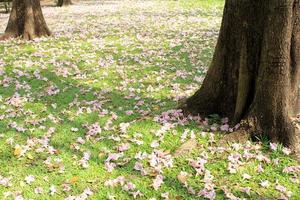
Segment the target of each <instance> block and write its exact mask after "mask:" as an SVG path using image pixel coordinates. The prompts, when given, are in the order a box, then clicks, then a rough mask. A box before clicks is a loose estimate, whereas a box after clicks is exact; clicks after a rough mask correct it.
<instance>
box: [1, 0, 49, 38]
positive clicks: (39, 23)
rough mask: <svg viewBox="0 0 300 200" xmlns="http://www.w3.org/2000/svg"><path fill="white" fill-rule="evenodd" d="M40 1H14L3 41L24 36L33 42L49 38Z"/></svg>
mask: <svg viewBox="0 0 300 200" xmlns="http://www.w3.org/2000/svg"><path fill="white" fill-rule="evenodd" d="M50 34H51V32H50V31H49V29H48V27H47V24H46V22H45V19H44V16H43V13H42V9H41V5H40V0H14V1H13V5H12V9H11V13H10V17H9V21H8V24H7V27H6V30H5V34H4V35H3V36H1V39H8V38H12V37H20V36H22V37H23V38H24V39H27V40H31V39H34V38H37V37H42V36H49V35H50Z"/></svg>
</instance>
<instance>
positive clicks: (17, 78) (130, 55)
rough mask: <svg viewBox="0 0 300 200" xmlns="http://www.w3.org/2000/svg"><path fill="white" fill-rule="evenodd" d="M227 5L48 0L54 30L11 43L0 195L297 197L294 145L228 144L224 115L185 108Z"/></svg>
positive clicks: (2, 85) (0, 97)
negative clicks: (190, 113)
mask: <svg viewBox="0 0 300 200" xmlns="http://www.w3.org/2000/svg"><path fill="white" fill-rule="evenodd" d="M223 4H224V1H222V0H178V1H105V2H103V1H101V2H97V1H95V2H94V3H88V2H87V3H84V4H83V5H80V4H75V5H73V6H70V7H67V8H55V7H44V14H45V18H46V20H47V23H48V25H49V27H50V29H51V30H52V31H53V37H50V38H43V39H39V40H37V41H34V42H26V41H22V40H11V41H6V42H1V43H0V199H5V198H8V199H22V197H23V198H24V199H65V198H67V199H86V198H88V199H118V200H119V199H133V198H138V199H152V200H153V199H172V200H180V199H206V198H210V199H214V198H215V199H235V196H236V197H239V198H244V199H278V198H280V197H281V198H288V199H299V196H300V186H299V182H300V167H299V163H297V162H296V161H295V160H294V159H293V158H292V157H291V156H290V155H288V154H289V151H288V149H285V148H283V147H281V146H280V145H278V146H276V144H271V145H269V143H268V141H263V142H257V143H253V142H248V143H247V144H232V145H231V146H229V147H226V148H225V147H221V146H220V145H218V144H219V140H220V139H221V138H222V135H223V133H221V131H220V130H221V129H222V130H224V129H227V128H226V127H227V125H226V124H227V122H226V119H219V118H218V117H216V116H213V117H211V118H209V119H199V118H197V117H193V118H192V117H184V116H183V115H182V113H181V111H180V110H176V108H177V107H178V105H179V103H178V102H179V101H180V100H181V99H183V98H185V97H188V96H190V95H192V94H193V93H194V92H195V91H196V90H197V89H198V88H199V87H200V85H201V82H202V81H203V78H204V76H205V73H206V71H207V68H208V66H209V63H210V60H211V59H212V55H213V49H214V46H215V44H216V40H217V36H218V29H219V26H220V23H221V17H222V8H223ZM7 17H8V16H7V15H4V14H2V15H1V18H0V28H1V30H4V29H5V26H6V23H7ZM213 130H216V131H213ZM185 146H188V148H187V149H188V150H189V151H187V152H182V149H183V147H185ZM180 150H181V151H180ZM293 166H294V167H293ZM297 166H298V167H297Z"/></svg>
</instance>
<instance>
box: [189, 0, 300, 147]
mask: <svg viewBox="0 0 300 200" xmlns="http://www.w3.org/2000/svg"><path fill="white" fill-rule="evenodd" d="M299 59H300V3H299V0H269V1H265V0H261V1H259V0H257V1H253V0H238V1H237V0H226V3H225V9H224V15H223V21H222V26H221V30H220V35H219V39H218V43H217V46H216V49H215V54H214V57H213V61H212V64H211V66H210V68H209V70H208V73H207V76H206V78H205V80H204V82H203V84H202V86H201V88H200V90H199V91H197V92H196V93H195V94H194V95H193V96H192V97H190V98H189V99H188V100H187V102H186V109H187V111H189V112H192V113H194V114H201V115H209V114H215V113H216V114H220V115H221V116H227V117H229V118H230V119H231V121H232V122H233V123H238V122H240V121H242V122H244V123H243V124H247V131H248V132H250V133H255V134H264V135H266V136H268V137H269V138H270V139H271V140H272V141H277V142H281V143H283V144H284V145H288V146H290V147H294V148H295V147H297V146H298V147H299V146H300V143H298V136H299V130H298V129H296V128H295V126H294V124H293V122H292V118H293V117H294V116H295V114H297V112H299V99H300V97H299V91H298V86H299V79H300V60H299ZM242 128H243V129H244V128H245V126H243V127H242Z"/></svg>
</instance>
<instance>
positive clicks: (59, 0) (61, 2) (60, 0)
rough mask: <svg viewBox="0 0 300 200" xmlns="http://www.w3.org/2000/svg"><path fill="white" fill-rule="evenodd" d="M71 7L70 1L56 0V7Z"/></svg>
mask: <svg viewBox="0 0 300 200" xmlns="http://www.w3.org/2000/svg"><path fill="white" fill-rule="evenodd" d="M69 5H72V1H71V0H58V2H57V6H60V7H62V6H69Z"/></svg>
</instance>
